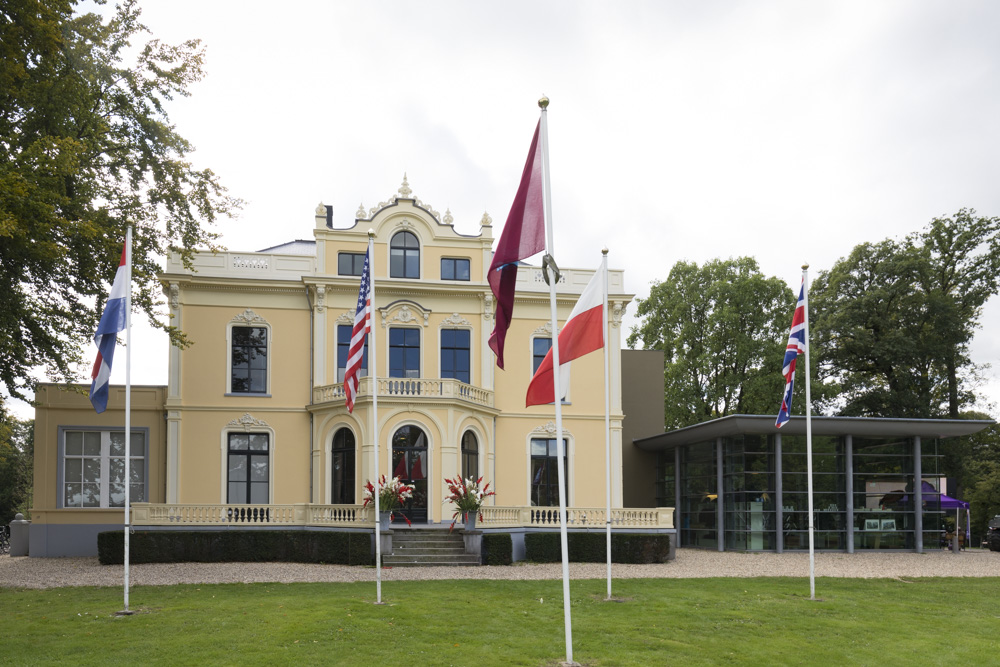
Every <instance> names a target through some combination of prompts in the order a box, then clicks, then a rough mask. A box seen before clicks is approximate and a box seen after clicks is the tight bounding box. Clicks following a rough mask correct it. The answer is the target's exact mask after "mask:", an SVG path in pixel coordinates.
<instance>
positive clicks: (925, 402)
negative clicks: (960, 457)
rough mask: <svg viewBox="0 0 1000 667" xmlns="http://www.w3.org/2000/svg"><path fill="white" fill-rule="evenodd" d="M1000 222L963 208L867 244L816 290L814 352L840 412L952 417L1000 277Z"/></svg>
mask: <svg viewBox="0 0 1000 667" xmlns="http://www.w3.org/2000/svg"><path fill="white" fill-rule="evenodd" d="M998 222H1000V220H998V219H997V218H977V217H976V216H975V211H969V210H966V209H962V210H961V211H959V213H958V214H956V215H955V216H954V217H953V218H937V219H935V220H933V221H932V222H931V224H930V225H929V226H928V227H927V228H926V229H925V230H923V231H922V232H920V233H917V234H913V235H910V236H908V237H907V238H906V239H904V240H903V241H893V240H890V239H887V240H884V241H881V242H879V243H863V244H861V245H859V246H857V247H855V248H854V250H853V251H852V252H851V254H850V255H849V256H848V257H846V258H842V259H840V260H838V261H837V262H836V263H835V264H834V266H833V268H831V269H830V270H829V271H824V272H821V273H820V274H819V276H818V277H817V279H816V281H815V282H814V283H813V286H812V290H811V293H812V301H811V306H812V307H813V310H814V316H813V327H812V331H811V333H812V334H813V342H814V349H815V350H816V351H817V355H816V357H818V367H819V368H820V374H821V377H822V378H823V380H824V381H826V382H830V383H833V385H834V386H836V387H838V389H839V396H838V398H837V402H836V404H833V405H829V406H828V407H832V408H839V412H840V413H841V414H845V415H854V416H869V417H913V418H927V417H943V416H950V417H952V418H958V415H959V412H960V409H961V408H962V406H963V405H967V404H969V403H971V402H972V401H973V400H974V397H973V395H972V392H971V388H970V385H971V384H972V380H973V379H974V374H975V366H974V364H972V361H971V359H970V358H969V356H968V345H969V342H970V341H971V339H972V336H973V334H974V333H975V330H976V328H977V327H978V326H979V322H978V318H979V314H980V312H981V310H982V306H983V304H984V303H985V302H986V300H987V299H988V298H989V297H990V296H992V295H993V294H996V292H997V289H998V273H1000V232H998V229H1000V227H998Z"/></svg>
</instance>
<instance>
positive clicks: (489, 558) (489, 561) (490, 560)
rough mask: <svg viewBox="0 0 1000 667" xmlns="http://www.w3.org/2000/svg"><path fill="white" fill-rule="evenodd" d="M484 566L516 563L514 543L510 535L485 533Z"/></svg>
mask: <svg viewBox="0 0 1000 667" xmlns="http://www.w3.org/2000/svg"><path fill="white" fill-rule="evenodd" d="M482 556H483V565H510V564H511V563H513V562H514V541H513V540H512V539H511V537H510V533H483V551H482Z"/></svg>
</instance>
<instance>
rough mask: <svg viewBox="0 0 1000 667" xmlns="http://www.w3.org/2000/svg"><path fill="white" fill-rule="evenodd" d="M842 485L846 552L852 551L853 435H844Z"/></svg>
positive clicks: (850, 552)
mask: <svg viewBox="0 0 1000 667" xmlns="http://www.w3.org/2000/svg"><path fill="white" fill-rule="evenodd" d="M844 486H845V487H847V488H846V491H847V506H846V516H845V517H844V520H845V521H846V522H847V526H846V529H847V553H849V554H852V553H854V436H851V435H847V436H844Z"/></svg>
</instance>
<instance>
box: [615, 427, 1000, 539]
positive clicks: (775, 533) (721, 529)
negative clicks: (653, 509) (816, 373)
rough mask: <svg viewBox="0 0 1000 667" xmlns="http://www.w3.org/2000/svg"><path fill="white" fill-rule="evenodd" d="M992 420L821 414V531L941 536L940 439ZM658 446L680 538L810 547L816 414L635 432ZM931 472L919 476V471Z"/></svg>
mask: <svg viewBox="0 0 1000 667" xmlns="http://www.w3.org/2000/svg"><path fill="white" fill-rule="evenodd" d="M992 423H993V422H991V421H975V420H945V419H869V418H859V417H813V418H812V434H813V437H812V453H813V531H814V539H815V548H816V549H817V550H827V551H846V552H848V553H853V552H854V551H857V550H904V551H917V552H920V551H923V550H924V549H927V548H938V547H939V546H940V545H941V540H942V538H943V536H944V534H945V531H946V521H947V519H948V518H949V517H953V516H954V515H953V514H949V513H948V512H947V511H945V510H942V509H941V505H940V493H944V492H945V490H944V489H942V488H941V480H942V474H941V468H940V460H941V441H942V440H943V439H945V438H952V437H958V436H963V435H969V434H972V433H975V432H977V431H980V430H982V429H984V428H986V427H987V426H988V425H990V424H992ZM633 442H634V444H635V445H636V446H637V447H639V448H640V449H642V450H646V451H654V452H656V453H657V505H658V506H661V507H663V506H673V507H675V508H676V509H675V513H676V514H675V518H674V525H675V526H676V527H677V538H678V539H677V545H678V546H680V547H700V548H705V549H717V550H719V551H777V552H782V551H786V550H787V551H792V550H799V549H808V548H809V541H808V523H809V521H808V495H807V474H806V470H807V468H806V419H805V417H793V418H792V421H790V422H789V423H788V424H786V425H785V426H784V427H782V428H781V429H777V428H775V426H774V417H773V416H757V415H733V416H729V417H723V418H721V419H716V420H713V421H710V422H705V423H702V424H696V425H694V426H689V427H687V428H682V429H678V430H675V431H670V432H667V433H664V434H662V435H657V436H653V437H649V438H642V439H638V440H635V441H633ZM918 480H920V483H918Z"/></svg>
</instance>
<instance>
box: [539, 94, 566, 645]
mask: <svg viewBox="0 0 1000 667" xmlns="http://www.w3.org/2000/svg"><path fill="white" fill-rule="evenodd" d="M538 106H539V107H540V108H541V109H542V118H541V123H540V125H541V131H540V132H539V138H540V139H541V142H542V201H543V204H544V208H545V253H546V255H548V260H549V261H546V262H543V266H542V271H543V272H545V275H546V277H547V279H548V283H549V310H550V312H551V316H552V368H553V369H554V371H555V372H554V373H552V389H553V396H554V398H555V404H556V455H557V457H558V460H557V463H556V467H557V469H558V470H559V538H560V545H561V547H562V575H563V618H564V621H565V626H566V662H568V663H570V664H572V663H573V623H572V619H571V615H570V606H569V603H570V600H569V548H568V546H567V545H568V541H567V538H566V448H565V446H564V445H563V428H562V395H563V392H562V388H561V387H560V386H559V384H560V377H559V376H560V375H561V373H560V369H559V318H558V311H557V309H556V283H557V282H559V271H558V268H556V267H555V266H554V263H555V260H554V255H553V251H554V244H553V234H552V196H551V185H550V182H549V127H548V120H547V111H548V106H549V98H547V97H542V99H540V100H538Z"/></svg>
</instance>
